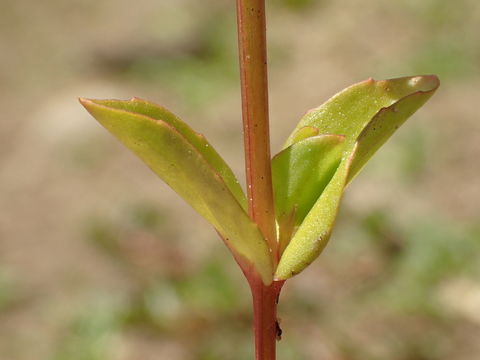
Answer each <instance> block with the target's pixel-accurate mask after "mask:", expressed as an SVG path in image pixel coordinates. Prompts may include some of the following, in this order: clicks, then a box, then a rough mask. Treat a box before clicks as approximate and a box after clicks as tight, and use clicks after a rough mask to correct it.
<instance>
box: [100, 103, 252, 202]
mask: <svg viewBox="0 0 480 360" xmlns="http://www.w3.org/2000/svg"><path fill="white" fill-rule="evenodd" d="M94 101H95V103H96V104H98V105H104V106H106V107H109V108H112V109H118V110H125V111H129V112H133V113H135V114H139V115H145V116H147V117H150V118H152V119H155V120H161V121H164V122H166V123H167V124H169V125H171V126H173V127H174V128H175V130H177V131H178V132H179V133H180V134H182V135H183V136H184V137H185V138H186V140H187V141H188V142H190V143H191V144H192V145H193V146H195V148H196V149H197V150H198V151H199V152H200V153H201V154H202V155H203V156H204V158H205V160H207V161H208V162H209V163H210V165H211V166H212V167H213V168H214V169H215V171H216V172H217V173H218V174H219V175H220V176H221V177H222V179H223V181H224V182H225V184H226V185H227V186H228V188H229V189H230V191H231V192H232V194H233V195H234V196H235V198H236V199H237V200H238V202H239V203H240V204H241V205H242V207H243V208H244V209H245V210H246V209H247V199H246V197H245V194H244V192H243V190H242V187H241V186H240V184H239V183H238V181H237V178H236V177H235V174H234V173H233V171H232V170H231V169H230V167H229V166H228V165H227V163H226V162H225V161H224V160H223V159H222V157H221V156H220V155H219V154H218V153H217V151H216V150H215V148H214V147H213V146H212V145H210V143H209V142H208V141H207V139H206V138H205V136H203V135H202V134H199V133H197V132H195V131H193V130H192V128H190V126H188V125H187V124H186V123H184V122H183V121H182V120H180V119H179V118H178V117H177V116H176V115H174V114H173V113H171V112H170V111H169V110H167V109H165V108H164V107H162V106H159V105H157V104H154V103H151V102H149V101H146V100H142V99H140V98H132V99H131V100H125V101H122V100H94Z"/></svg>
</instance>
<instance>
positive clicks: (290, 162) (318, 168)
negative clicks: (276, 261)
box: [272, 135, 344, 250]
mask: <svg viewBox="0 0 480 360" xmlns="http://www.w3.org/2000/svg"><path fill="white" fill-rule="evenodd" d="M343 141H344V137H343V136H339V135H320V136H313V137H309V138H307V139H305V140H301V141H299V142H297V143H295V144H293V145H291V146H290V147H288V148H287V149H285V150H283V151H281V152H280V153H279V154H277V155H276V156H275V157H274V158H273V159H272V178H273V191H274V195H275V213H276V216H277V221H278V224H279V228H280V229H279V230H280V233H281V234H282V237H281V240H280V242H288V240H289V237H287V238H285V236H284V235H286V234H285V233H286V232H287V233H289V234H291V233H292V232H293V231H294V229H295V227H297V226H298V225H300V224H301V222H302V221H303V219H304V218H305V216H306V215H307V214H308V212H309V211H310V209H311V207H312V206H313V205H314V204H315V202H316V201H317V199H318V197H319V196H320V194H321V193H322V192H323V190H324V189H325V187H326V186H327V184H328V183H329V181H330V179H331V178H332V176H333V174H334V173H335V170H336V169H337V167H338V165H339V164H340V161H341V159H342V152H343V146H342V145H343ZM286 245H287V244H281V249H282V250H283V249H284V248H285V246H286Z"/></svg>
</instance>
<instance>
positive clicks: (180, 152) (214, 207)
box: [80, 99, 273, 284]
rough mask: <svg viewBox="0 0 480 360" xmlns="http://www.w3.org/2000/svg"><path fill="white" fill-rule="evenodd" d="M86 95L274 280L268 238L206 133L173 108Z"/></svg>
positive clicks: (92, 107)
mask: <svg viewBox="0 0 480 360" xmlns="http://www.w3.org/2000/svg"><path fill="white" fill-rule="evenodd" d="M80 101H81V103H82V105H83V106H84V107H85V108H86V109H87V110H88V111H89V112H90V114H92V116H93V117H95V118H96V119H97V120H98V121H99V122H100V123H101V124H102V125H103V126H104V127H105V128H106V129H107V130H109V131H110V132H111V133H112V134H113V135H115V136H116V137H117V138H118V139H119V140H120V141H121V142H123V143H124V144H125V145H126V146H127V147H128V148H129V149H130V150H132V151H133V152H134V153H135V154H136V155H138V156H139V157H140V158H141V159H142V160H143V161H144V162H145V163H146V164H147V165H148V166H149V167H150V168H151V169H152V170H153V171H154V172H155V173H156V174H157V175H158V176H160V178H162V179H163V180H164V181H165V182H166V183H167V184H168V185H169V186H170V187H171V188H172V189H174V190H175V191H176V192H177V193H178V194H179V195H180V196H182V197H183V198H184V199H185V200H186V201H187V202H188V203H189V204H190V205H191V206H192V207H193V208H194V209H195V210H196V211H197V212H198V213H200V214H201V215H202V216H203V217H204V218H205V219H207V220H208V221H209V222H210V223H211V224H212V225H213V226H214V227H215V229H216V230H217V231H218V232H219V234H220V235H221V237H222V238H223V239H224V241H225V243H226V245H227V246H228V247H229V248H230V250H231V251H232V253H233V254H234V256H235V258H236V259H237V261H238V262H239V264H240V265H242V266H243V267H244V271H245V267H246V266H248V267H253V268H254V269H255V270H256V271H257V272H258V273H259V275H260V276H261V277H262V280H263V282H264V283H265V284H270V283H271V281H272V273H273V268H272V263H271V257H270V252H269V249H268V247H267V245H266V242H265V240H264V238H263V236H262V235H261V233H260V231H259V230H258V228H257V226H256V224H254V223H253V222H252V221H251V220H250V218H249V216H248V215H247V213H246V212H245V210H244V206H242V205H241V203H240V202H239V199H238V198H239V197H240V196H239V194H238V189H237V190H235V187H236V185H235V184H237V185H238V183H237V182H236V180H233V181H232V177H233V174H231V170H230V169H226V168H228V166H227V165H226V164H225V163H224V162H223V160H219V156H218V154H217V153H216V152H215V150H214V149H213V148H212V147H211V145H209V144H208V143H207V142H206V140H205V138H203V137H200V136H199V135H198V134H196V133H194V132H193V131H192V130H191V129H190V128H189V127H188V126H187V125H186V124H184V123H183V122H182V121H181V120H179V119H178V118H176V117H175V116H173V115H172V114H171V113H170V112H168V111H167V110H165V109H163V108H160V107H157V106H156V105H153V104H150V103H147V102H143V101H141V100H139V99H132V100H131V101H118V100H86V99H81V100H80ZM224 174H227V179H228V178H229V176H230V175H229V174H231V176H230V178H229V179H230V180H229V184H228V185H227V182H226V181H225V178H224V177H223V176H222V175H224ZM233 179H235V178H234V177H233ZM231 188H233V189H234V191H232V190H231ZM235 193H237V195H234V194H235ZM242 194H243V193H242ZM242 198H243V195H242Z"/></svg>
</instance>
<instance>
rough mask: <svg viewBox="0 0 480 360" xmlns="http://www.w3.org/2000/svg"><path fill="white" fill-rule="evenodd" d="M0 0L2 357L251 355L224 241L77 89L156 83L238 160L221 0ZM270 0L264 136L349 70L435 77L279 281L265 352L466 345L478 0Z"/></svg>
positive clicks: (315, 353)
mask: <svg viewBox="0 0 480 360" xmlns="http://www.w3.org/2000/svg"><path fill="white" fill-rule="evenodd" d="M0 3H1V5H2V11H1V12H0V107H1V109H2V111H1V113H2V115H1V120H0V215H1V216H0V359H1V360H139V359H142V360H150V359H152V360H153V359H157V360H158V359H168V360H220V359H222V360H230V359H231V360H243V359H252V358H253V357H252V356H253V355H252V354H253V346H252V338H251V325H250V321H251V310H250V298H249V290H248V288H247V286H246V283H245V281H244V280H243V278H242V275H241V274H240V272H239V270H238V269H237V267H236V265H235V264H234V262H233V261H232V259H231V256H230V254H229V253H228V251H227V250H226V248H225V247H224V245H223V244H222V243H221V241H220V240H219V239H218V238H217V236H216V234H215V232H214V231H213V230H212V229H211V228H210V226H209V225H208V224H207V223H206V222H205V221H204V220H203V219H202V218H200V216H198V215H197V214H196V213H194V211H193V210H191V209H190V208H189V207H188V206H187V205H186V204H184V203H183V202H182V200H181V199H179V198H178V197H177V196H176V195H175V194H174V193H173V192H172V191H171V190H170V189H169V188H168V187H167V186H166V185H165V184H163V183H162V182H161V181H160V180H159V179H157V178H156V177H155V176H154V175H153V173H152V172H150V170H149V169H147V167H146V166H144V165H143V164H142V163H141V162H140V161H139V160H138V159H136V158H135V157H134V156H133V155H132V154H131V153H130V152H129V151H127V150H126V149H125V148H124V147H123V146H122V145H120V144H119V143H118V142H117V141H116V140H115V139H114V138H113V137H112V136H110V135H109V134H108V133H107V132H106V131H105V130H104V129H103V128H101V127H100V126H99V125H98V124H97V123H96V121H95V120H94V119H93V118H91V117H90V116H89V115H88V114H87V112H86V111H85V110H84V109H83V108H82V107H81V106H80V105H79V104H78V102H77V99H76V98H77V97H78V96H84V97H94V98H112V97H113V98H122V99H126V98H130V97H132V96H140V97H143V98H147V99H150V100H152V101H154V102H157V103H160V104H162V105H164V106H166V107H167V108H169V109H171V110H172V111H174V112H175V113H176V114H178V115H179V116H180V117H182V118H183V119H184V120H185V121H187V122H188V123H189V124H190V125H191V126H192V127H193V128H194V129H196V130H197V131H200V132H202V133H204V134H205V135H206V136H207V138H208V139H209V140H210V141H211V143H213V144H214V145H215V146H216V147H217V149H218V150H219V152H220V153H221V154H222V155H223V156H224V158H225V159H226V160H227V162H228V163H229V164H231V166H232V168H233V169H234V171H235V172H236V174H237V176H238V177H239V179H241V180H242V181H243V179H244V175H243V148H242V145H243V142H242V137H241V115H240V100H239V99H240V97H239V84H238V70H237V68H238V65H237V50H236V47H237V44H236V34H235V15H234V9H235V6H234V1H233V0H229V1H225V0H208V1H206V0H204V1H197V0H175V1H173V0H156V1H154V0H142V1H138V2H132V1H127V0H116V1H114V0H102V1H97V0H69V1H65V0H43V1H33V0H0ZM267 3H268V7H269V11H268V21H269V23H268V24H269V26H268V30H269V41H270V48H269V56H270V89H271V91H270V95H271V133H272V153H276V152H277V151H279V149H280V148H281V145H282V143H283V141H284V140H285V139H286V137H287V136H288V134H289V133H290V131H291V130H292V129H293V128H294V126H295V125H296V123H297V121H298V120H299V119H300V117H301V116H302V115H303V114H304V113H305V112H306V111H307V110H308V109H310V108H313V107H316V106H318V105H320V104H321V103H323V102H324V101H325V100H326V99H328V98H329V97H330V96H332V95H333V94H334V93H336V92H337V91H339V90H341V89H342V88H344V87H346V86H348V85H350V84H352V83H355V82H358V81H361V80H364V79H366V78H369V77H373V78H376V79H382V78H392V77H398V76H404V75H412V74H429V73H435V74H437V75H439V77H440V78H441V81H442V86H441V87H440V89H439V91H438V92H437V94H436V95H435V96H434V97H433V98H432V99H431V101H430V102H429V103H428V104H427V105H426V106H425V108H424V109H421V110H420V111H419V112H418V113H417V114H416V115H415V116H414V117H413V118H412V119H411V120H409V121H408V122H407V123H406V124H405V125H404V127H403V128H402V129H401V130H400V131H399V132H398V133H397V134H396V135H395V136H394V137H393V138H392V139H391V141H389V143H388V144H387V145H386V146H385V147H384V148H383V149H382V151H380V152H379V154H378V155H377V156H376V157H375V158H374V159H373V160H372V161H371V162H370V163H369V165H368V166H367V167H366V168H365V170H364V172H363V174H362V176H360V177H358V178H357V179H356V180H355V182H354V183H353V184H352V185H351V186H350V188H349V190H348V192H347V196H346V199H345V201H344V204H343V205H344V206H343V208H342V211H341V213H340V218H339V222H338V223H337V228H336V230H335V232H334V235H333V237H332V239H331V242H330V244H329V246H328V247H327V249H326V250H325V252H324V253H323V254H322V256H321V257H320V258H319V259H318V260H317V261H316V262H315V263H314V264H313V265H312V266H311V267H309V268H308V269H307V270H306V271H305V272H304V273H302V275H301V276H298V277H296V278H294V279H292V280H291V281H289V282H288V283H287V286H286V287H285V290H284V293H283V295H282V301H281V306H280V309H279V316H280V318H281V325H282V328H283V330H284V338H283V340H282V341H281V342H280V343H279V356H278V358H279V359H280V360H287V359H295V360H317V359H321V360H357V359H358V360H377V359H378V360H383V359H389V360H443V359H455V360H475V359H479V356H480V355H479V354H480V342H479V341H478V339H479V338H480V282H479V280H478V279H479V275H480V223H479V221H480V167H479V157H480V122H479V118H478V106H477V105H478V101H479V95H480V90H479V89H480V87H479V86H480V42H479V41H478V34H480V4H479V3H478V1H476V0H457V1H448V0H422V1H416V0H398V1H394V2H393V1H385V0H371V1H368V2H365V1H356V0H341V1H333V0H268V1H267Z"/></svg>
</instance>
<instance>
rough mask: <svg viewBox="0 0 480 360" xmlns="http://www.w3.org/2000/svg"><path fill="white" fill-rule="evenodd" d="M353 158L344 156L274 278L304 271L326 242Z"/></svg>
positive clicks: (288, 249)
mask: <svg viewBox="0 0 480 360" xmlns="http://www.w3.org/2000/svg"><path fill="white" fill-rule="evenodd" d="M351 163H352V158H351V157H349V158H345V159H344V160H342V163H341V164H340V165H339V167H338V169H337V171H336V172H335V175H334V176H333V178H332V179H331V181H330V182H329V184H328V185H327V187H326V188H325V190H324V191H323V192H322V194H321V195H320V197H319V198H318V200H317V202H316V203H315V205H314V206H313V208H312V209H311V210H310V212H309V213H308V215H307V216H306V218H305V219H304V221H303V222H302V224H301V225H300V227H299V228H298V230H297V232H296V233H295V235H294V236H293V238H292V240H291V241H290V243H289V245H288V246H287V248H286V249H285V251H284V253H283V255H282V257H281V259H280V263H279V264H278V267H277V270H276V273H275V279H277V280H286V279H288V278H290V277H292V276H294V275H296V274H298V273H300V272H301V271H302V270H304V269H305V268H306V267H307V266H308V265H310V264H311V263H312V262H313V260H315V259H316V258H317V257H318V256H319V255H320V253H321V252H322V250H323V249H324V248H325V245H327V242H328V240H329V238H330V234H331V232H332V229H333V225H334V224H335V219H336V217H337V213H338V209H339V206H340V201H341V199H342V196H343V190H344V188H345V185H346V183H347V178H348V173H349V170H350V166H351Z"/></svg>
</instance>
